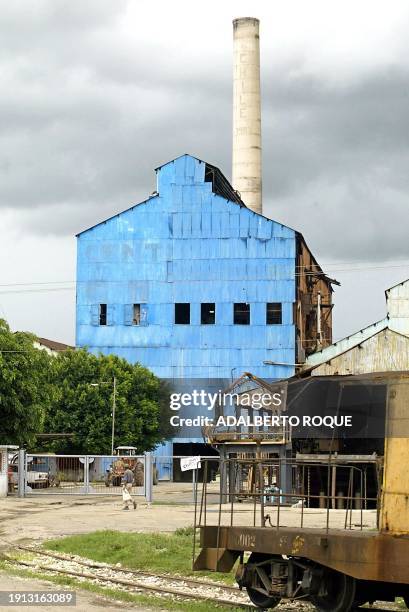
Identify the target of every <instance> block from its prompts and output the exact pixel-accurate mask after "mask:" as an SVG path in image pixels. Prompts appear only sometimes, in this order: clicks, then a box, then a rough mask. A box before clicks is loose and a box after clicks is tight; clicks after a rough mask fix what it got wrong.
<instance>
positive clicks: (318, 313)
mask: <svg viewBox="0 0 409 612" xmlns="http://www.w3.org/2000/svg"><path fill="white" fill-rule="evenodd" d="M317 340H318V343H317V344H318V349H321V348H322V328H321V291H318V296H317Z"/></svg>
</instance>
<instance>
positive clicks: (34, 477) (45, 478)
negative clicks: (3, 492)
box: [8, 463, 50, 489]
mask: <svg viewBox="0 0 409 612" xmlns="http://www.w3.org/2000/svg"><path fill="white" fill-rule="evenodd" d="M8 473H9V483H11V486H12V487H13V488H17V485H18V464H17V463H12V464H11V465H10V466H9V470H8ZM26 483H27V485H28V486H29V487H31V488H32V489H46V488H47V487H49V486H50V476H49V474H48V472H35V471H34V470H30V465H29V466H28V471H27V474H26ZM10 488H11V487H10Z"/></svg>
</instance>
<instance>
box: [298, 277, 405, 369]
mask: <svg viewBox="0 0 409 612" xmlns="http://www.w3.org/2000/svg"><path fill="white" fill-rule="evenodd" d="M385 297H386V309H387V314H386V317H385V318H384V319H382V320H380V321H377V322H376V323H373V324H372V325H369V326H368V327H366V328H364V329H361V330H359V331H358V332H356V333H355V334H352V335H351V336H347V337H346V338H343V339H342V340H339V341H338V342H334V343H333V344H331V345H330V346H327V347H326V348H324V349H323V350H321V351H317V352H316V353H314V354H312V355H310V356H309V357H308V358H307V360H306V362H305V364H304V366H303V367H302V369H301V375H303V376H305V375H312V376H325V375H327V376H329V375H336V374H340V375H346V374H365V373H370V372H391V371H404V370H409V279H408V280H405V281H403V282H401V283H398V284H397V285H394V286H393V287H390V288H389V289H387V290H386V291H385Z"/></svg>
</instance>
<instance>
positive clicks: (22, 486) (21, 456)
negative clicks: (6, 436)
mask: <svg viewBox="0 0 409 612" xmlns="http://www.w3.org/2000/svg"><path fill="white" fill-rule="evenodd" d="M26 469H27V466H26V451H25V450H24V448H20V449H19V451H18V488H17V494H18V496H19V497H25V496H26Z"/></svg>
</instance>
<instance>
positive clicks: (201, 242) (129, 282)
mask: <svg viewBox="0 0 409 612" xmlns="http://www.w3.org/2000/svg"><path fill="white" fill-rule="evenodd" d="M204 173H205V164H204V163H202V162H200V161H199V160H197V159H195V158H193V157H190V156H181V157H180V158H177V159H176V160H173V161H172V162H169V163H168V164H165V165H164V166H162V167H161V168H160V169H159V170H158V171H157V185H158V191H159V196H155V197H152V198H150V199H149V200H148V201H146V202H144V203H141V204H139V205H135V206H133V207H132V208H130V209H129V210H127V211H124V212H123V213H121V214H119V215H116V216H115V217H113V218H111V219H108V220H107V221H106V222H103V223H101V224H99V225H96V226H95V227H93V228H91V229H89V230H87V231H86V232H84V233H82V234H80V235H79V237H78V250H77V345H78V346H88V347H90V350H92V351H94V352H96V353H97V352H100V351H101V352H103V353H106V354H109V353H116V354H118V355H121V356H123V357H125V358H126V359H128V360H129V361H130V362H132V363H134V362H136V361H139V362H141V363H142V364H143V365H145V366H147V367H148V368H150V369H151V370H152V371H153V372H155V373H156V374H157V375H158V376H161V377H163V378H174V379H181V378H199V379H204V380H206V379H208V378H220V379H226V380H230V379H231V376H232V371H233V372H234V375H235V376H239V375H240V374H241V373H242V372H243V371H247V370H251V371H252V372H253V373H254V374H256V375H258V376H261V377H265V378H269V379H274V378H280V377H285V376H289V375H291V374H292V373H293V370H294V369H293V367H291V366H267V365H265V364H263V361H266V360H272V361H275V362H279V363H289V364H292V363H294V361H295V335H296V334H295V327H294V325H293V302H294V301H295V256H296V236H295V232H294V231H293V230H291V229H290V228H288V227H286V226H283V225H281V224H279V223H276V222H275V221H271V220H268V219H266V218H264V217H261V216H260V215H257V214H256V213H254V212H253V211H250V210H249V209H247V208H245V207H240V206H239V205H238V204H236V203H234V202H230V201H228V200H226V199H225V198H223V197H221V196H219V195H217V194H215V193H213V192H212V185H211V183H210V182H205V181H204ZM175 302H189V303H190V304H191V325H188V326H186V325H175V324H174V304H175ZM202 302H214V303H215V304H216V324H215V325H200V304H201V303H202ZM234 302H249V303H250V308H251V325H249V326H245V325H233V303H234ZM266 302H281V303H282V304H283V324H282V325H275V326H271V325H270V326H267V325H266V324H265V304H266ZM100 303H106V304H108V306H109V323H110V325H107V326H104V327H100V326H99V324H98V317H96V315H95V313H96V312H98V310H97V309H98V305H99V304H100ZM134 303H140V304H144V305H146V308H147V319H146V321H145V324H144V325H140V326H135V325H131V324H130V322H131V321H130V312H131V310H130V309H131V305H132V304H134ZM126 305H128V306H126Z"/></svg>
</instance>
